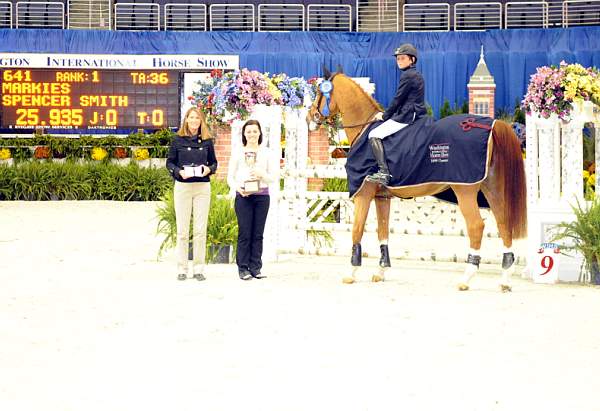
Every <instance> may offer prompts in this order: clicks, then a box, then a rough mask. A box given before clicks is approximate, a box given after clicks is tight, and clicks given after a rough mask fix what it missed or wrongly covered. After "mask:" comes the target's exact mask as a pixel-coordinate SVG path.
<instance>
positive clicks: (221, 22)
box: [208, 4, 256, 31]
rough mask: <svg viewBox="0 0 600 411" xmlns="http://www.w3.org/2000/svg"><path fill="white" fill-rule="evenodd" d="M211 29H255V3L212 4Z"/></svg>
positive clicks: (210, 11) (210, 9)
mask: <svg viewBox="0 0 600 411" xmlns="http://www.w3.org/2000/svg"><path fill="white" fill-rule="evenodd" d="M208 11H209V15H210V30H211V31H217V30H235V31H254V30H255V26H256V25H255V22H254V4H211V5H210V7H209V8H208Z"/></svg>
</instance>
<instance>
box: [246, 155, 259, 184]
mask: <svg viewBox="0 0 600 411" xmlns="http://www.w3.org/2000/svg"><path fill="white" fill-rule="evenodd" d="M244 154H245V158H244V159H245V160H246V165H247V166H248V169H249V170H250V171H254V167H255V166H256V153H255V152H253V151H247V152H246V153H244ZM258 183H259V181H258V180H246V181H244V191H245V192H246V193H256V192H258V191H259V189H260V188H259V184H258Z"/></svg>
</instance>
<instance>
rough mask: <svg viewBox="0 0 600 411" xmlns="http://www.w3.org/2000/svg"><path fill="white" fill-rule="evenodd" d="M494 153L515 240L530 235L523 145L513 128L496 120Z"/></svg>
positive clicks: (508, 223) (508, 219) (493, 130)
mask: <svg viewBox="0 0 600 411" xmlns="http://www.w3.org/2000/svg"><path fill="white" fill-rule="evenodd" d="M492 136H493V140H494V152H493V154H492V161H493V162H495V163H496V164H495V168H496V170H497V172H498V181H499V182H502V183H503V185H504V193H503V194H504V201H503V203H504V213H505V219H506V224H507V227H508V232H509V233H511V234H512V238H514V239H516V238H523V237H525V236H526V235H527V188H526V183H525V166H524V165H523V156H522V154H521V145H520V144H519V140H518V139H517V136H516V135H515V133H514V131H513V129H512V127H511V126H510V125H508V124H507V123H505V122H504V121H500V120H496V121H495V122H494V128H493V129H492Z"/></svg>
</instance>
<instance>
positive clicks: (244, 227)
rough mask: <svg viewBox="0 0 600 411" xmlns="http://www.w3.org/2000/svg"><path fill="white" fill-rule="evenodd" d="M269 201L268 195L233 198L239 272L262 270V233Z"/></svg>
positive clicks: (237, 196)
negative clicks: (236, 224)
mask: <svg viewBox="0 0 600 411" xmlns="http://www.w3.org/2000/svg"><path fill="white" fill-rule="evenodd" d="M270 201H271V199H270V197H269V196H268V195H250V196H248V197H242V196H241V195H239V194H237V195H236V196H235V214H236V215H237V220H238V243H237V252H236V263H237V266H238V269H240V270H250V271H251V272H253V273H256V272H257V271H260V269H261V268H262V252H263V233H264V232H265V222H266V221H267V214H268V213H269V203H270Z"/></svg>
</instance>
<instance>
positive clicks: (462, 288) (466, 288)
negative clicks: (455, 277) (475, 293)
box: [458, 283, 469, 291]
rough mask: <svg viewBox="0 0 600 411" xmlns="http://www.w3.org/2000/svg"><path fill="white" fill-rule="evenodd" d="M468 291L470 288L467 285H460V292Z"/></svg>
mask: <svg viewBox="0 0 600 411" xmlns="http://www.w3.org/2000/svg"><path fill="white" fill-rule="evenodd" d="M468 289H469V286H468V285H467V284H464V283H460V284H459V285H458V291H467V290H468Z"/></svg>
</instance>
